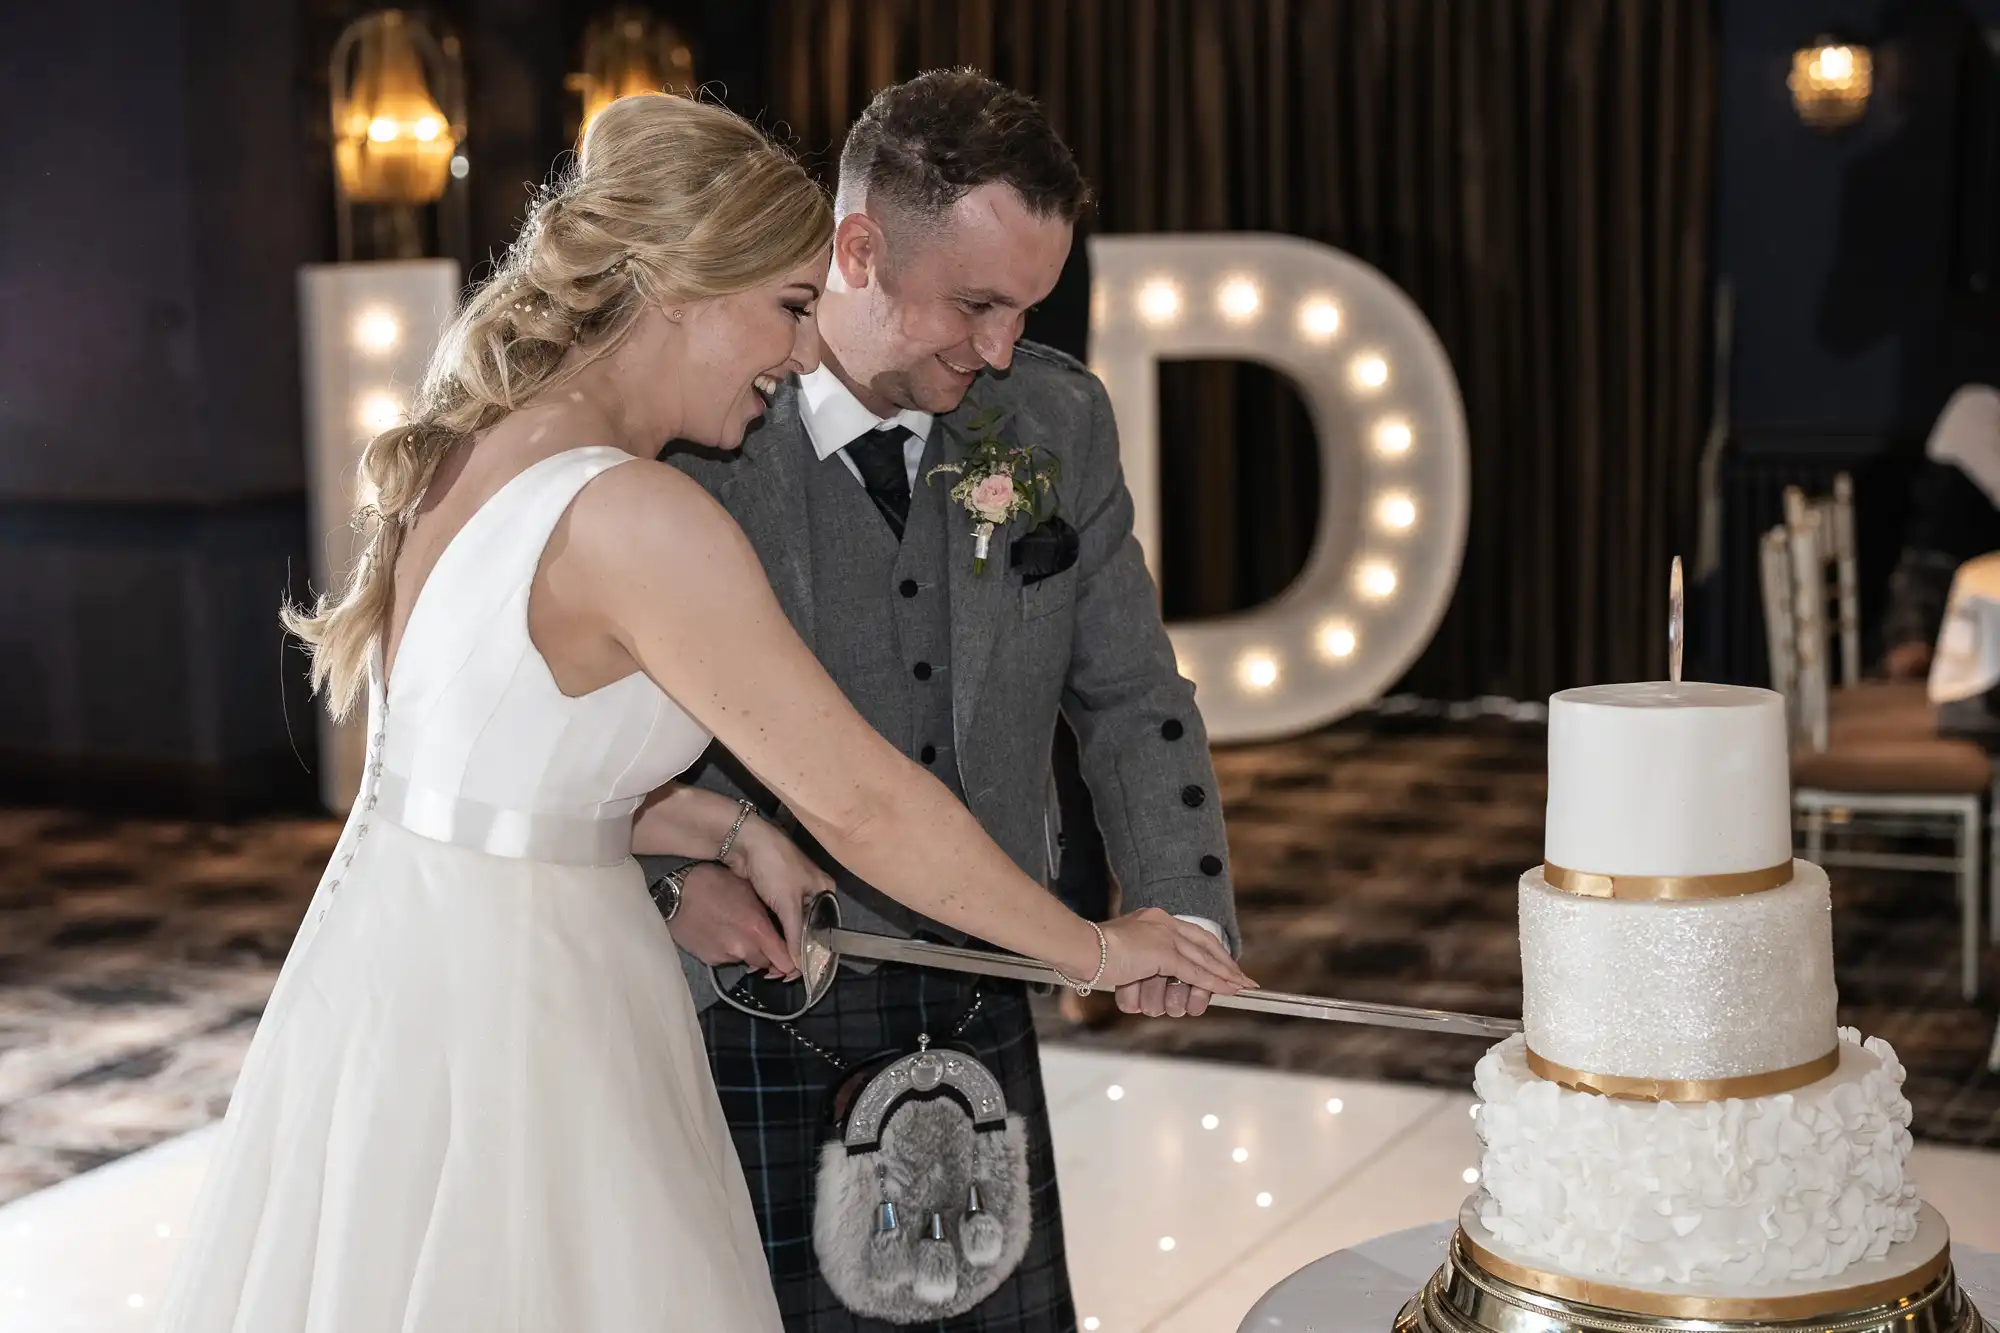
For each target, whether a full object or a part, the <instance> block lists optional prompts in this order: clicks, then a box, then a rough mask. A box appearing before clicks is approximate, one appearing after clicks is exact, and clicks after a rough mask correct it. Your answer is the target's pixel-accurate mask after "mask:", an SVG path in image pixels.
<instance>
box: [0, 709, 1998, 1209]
mask: <svg viewBox="0 0 2000 1333" xmlns="http://www.w3.org/2000/svg"><path fill="white" fill-rule="evenodd" d="M1542 751H1543V734H1542V732H1541V730H1540V729H1539V728H1538V727H1536V726H1533V725H1525V724H1518V723H1509V722H1505V721H1501V720H1499V719H1487V720H1484V721H1479V722H1470V723H1468V722H1454V723H1448V722H1440V721H1434V720H1416V719H1403V720H1396V719H1392V718H1382V717H1374V718H1370V719H1365V720H1359V721H1356V722H1353V723H1350V724H1348V725H1344V726H1342V727H1339V728H1336V729H1334V730H1331V731H1328V732H1325V733H1322V734H1319V735H1316V736H1312V737H1308V738H1306V739H1303V740H1298V741H1289V742H1284V743H1281V744H1274V745H1264V746H1255V747H1245V748H1240V749H1233V750H1229V751H1225V752H1223V753H1222V754H1221V755H1220V756H1219V757H1218V763H1217V768H1218V770H1219V774H1220V780H1221V785H1222V792H1223V797H1224V800H1225V803H1226V806H1227V808H1228V810H1229V815H1230V818H1229V825H1230V843H1231V852H1232V854H1233V856H1234V859H1235V864H1236V874H1237V882H1238V886H1239V892H1240V898H1241V903H1240V910H1241V915H1242V919H1243V926H1244V933H1245V936H1246V938H1247V939H1248V940H1249V941H1250V945H1249V954H1248V958H1247V960H1246V961H1247V964H1248V966H1249V968H1250V970H1251V971H1252V972H1253V974H1255V975H1256V976H1257V977H1258V978H1259V980H1261V981H1262V982H1264V983H1265V984H1266V985H1268V986H1273V987H1276V988H1278V989H1283V990H1294V991H1305V992H1310V993H1315V994H1324V995H1334V996H1340V997H1344V998H1353V999H1364V1000H1380V1001H1387V1002H1392V1003H1399V1004H1416V1005H1423V1006H1427V1007H1432V1008H1442V1009H1463V1010H1470V1011H1473V1012H1481V1013H1492V1014H1507V1015H1516V1014H1518V1013H1519V1012H1520V1011H1519V1003H1520V995H1519V992H1520V968H1519V959H1518V956H1517V953H1516V950H1515V936H1514V895H1513V888H1514V881H1515V878H1516V877H1517V876H1518V875H1519V874H1520V872H1521V871H1522V870H1523V869H1524V868H1526V867H1527V866H1529V865H1531V864H1533V863H1534V862H1535V861H1537V860H1538V859H1539V858H1540V854H1541V822H1542V800H1543V791H1542ZM337 831H338V829H337V826H336V825H335V824H333V823H332V822H331V821H326V820H309V819H299V820H273V821H261V822H257V823H252V824H244V825H231V826H216V825H203V824H189V823H180V822H168V821H146V820H105V819H95V818H86V817H82V816H76V815H69V814H63V813H58V812H47V811H4V810H0V923H4V924H0V1201H4V1200H6V1199H9V1198H13V1197H16V1196H18V1195H21V1194H24V1193H27V1192H29V1191H31V1190H34V1189H37V1188H40V1187H42V1186H44V1185H47V1184H51V1183H53V1182H55V1181H57V1180H61V1179H63V1178H65V1177H67V1176H70V1175H73V1174H75V1173H77V1172H79V1171H83V1170H87V1169H88V1168H90V1167H92V1166H95V1165H97V1164H99V1163H101V1162H105V1161H108V1160H110V1159H112V1158H115V1157H118V1156H121V1155H123V1154H125V1153H128V1152H132V1151H134V1150H136V1149H139V1148H142V1147H145V1146H147V1145H149V1144H152V1143H155V1142H158V1141H160V1140H162V1139H165V1138H168V1137H171V1136H173V1135H175V1134H179V1133H182V1132H184V1131H187V1130H190V1129H194V1128H196V1127H198V1126H200V1125H203V1124H206V1123H208V1122H209V1121H210V1120H212V1119H214V1118H215V1117H217V1116H219V1115H220V1114H221V1112H222V1109H223V1107H224V1106H225V1105H226V1103H227V1100H228V1096H229V1088H230V1086H231V1084H232V1083H233V1082H234V1079H235V1076H236V1071H237V1068H238V1066H239V1064H240V1062H241V1059H242V1055H243V1050H244V1047H245V1045H246V1044H247V1042H248V1040H249V1036H250V1032H251V1030H252V1028H253V1027H254V1025H255V1023H256V1020H257V1015H258V1013H259V1012H260V1010H261V1009H262V1006H263V1004H264V1001H265V999H266V998H267V997H268V995H269V993H270V988H271V984H272V982H273V980H274V979H275V976H276V971H277V967H278V964H279V963H280V962H281V961H282V960H283V957H284V953H285V949H286V947H287V946H288V945H289V943H290V940H291V937H292V934H293V932H294V930H295V929H296V928H297V925H298V920H299V917H300V915H301V914H302V913H303V911H304V908H305V903H306V900H307V899H308V898H309V897H310V895H311V892H312V889H313V885H314V884H315V882H316V881H317V878H318V874H319V871H320V868H321V866H322V865H323V864H324V862H325V859H326V857H327V855H328V853H329V851H330V849H331V848H332V845H333V841H334V837H335V835H336V833H337ZM1834 882H1835V918H1834V920H1835V949H1836V953H1837V956H1838V960H1839V965H1840V971H1839V980H1840V987H1841V998H1842V1002H1843V1003H1842V1010H1841V1021H1842V1022H1844V1023H1851V1024H1854V1025H1856V1026H1859V1027H1860V1028H1862V1030H1863V1031H1865V1032H1869V1033H1872V1034H1875V1035H1879V1036H1883V1037H1886V1038H1888V1039H1889V1040H1890V1041H1892V1042H1894V1043H1895V1045H1896V1047H1897V1049H1898V1051H1899V1052H1900V1053H1901V1055H1902V1058H1903V1059H1904V1061H1905V1062H1906V1063H1907V1065H1908V1067H1909V1070H1910V1080H1909V1084H1908V1085H1907V1090H1908V1092H1909V1094H1910V1098H1911V1100H1912V1102H1914V1103H1915V1105H1916V1111H1917V1121H1916V1125H1915V1129H1916V1132H1917V1133H1918V1135H1919V1137H1923V1138H1929V1139H1934V1140H1943V1141H1948V1142H1954V1143H1963V1144H1974V1145H1985V1146H1992V1147H2000V1076H1993V1075H1987V1074H1985V1073H1984V1072H1983V1063H1984V1056H1985V1053H1986V1046H1987V1042H1988V1039H1989V1037H1990V1035H1991V1032H1992V1024H1993V1008H1992V1001H1991V1000H1990V999H1988V1000H1987V1001H1985V1002H1984V1003H1983V1004H1982V1005H1981V1006H1977V1007H1975V1006H1972V1005H1966V1004H1963V1003H1961V1002H1960V1001H1959V999H1958V996H1957V991H1956V987H1955V985H1954V977H1955V973H1954V970H1953V960H1954V959H1955V958H1956V956H1957V955H1956V941H1957V916H1956V908H1955V906H1954V904H1953V901H1952V896H1951V893H1950V890H1949V886H1948V884H1947V882H1946V881H1945V880H1944V879H1943V878H1941V877H1938V876H1929V877H1924V876H1894V875H1889V874H1884V873H1881V872H1870V873H1868V874H1867V875H1863V874H1861V873H1859V872H1837V873H1836V874H1835V876H1834ZM1988 961H1989V963H1991V962H1993V961H1994V960H1993V959H1992V958H1990V957H1989V960H1988ZM1987 975H1988V976H1989V978H1990V977H1993V976H1995V975H1996V972H1995V970H1994V969H1993V968H1992V967H1990V966H1989V968H1988V972H1987ZM1043 1017H1044V1020H1045V1025H1046V1027H1047V1028H1048V1030H1049V1034H1050V1036H1051V1037H1052V1038H1053V1039H1056V1040H1063V1041H1071V1042H1078V1043H1083V1044H1088V1045H1096V1046H1112V1047H1118V1048H1125V1049H1134V1050H1143V1051H1148V1052H1154V1053H1160V1054H1176V1055H1183V1056H1191V1057H1196V1058H1201V1059H1210V1060H1223V1061H1239V1062H1246V1063H1254V1064H1259V1065H1270V1066H1278V1067H1283V1068H1287V1069H1297V1070H1310V1071H1314V1072H1322V1073H1331V1074H1340V1075H1347V1076H1356V1077H1379V1078H1388V1079H1399V1080H1407V1081H1414V1082H1420V1083H1429V1084H1435V1085H1439V1086H1446V1087H1454V1088H1463V1087H1466V1086H1468V1084H1469V1083H1470V1080H1471V1073H1472V1064H1473V1061H1474V1060H1476V1059H1477V1058H1478V1055H1479V1052H1480V1050H1481V1049H1482V1043H1481V1042H1480V1041H1478V1040H1476V1039H1472V1038H1462V1037H1446V1036H1429V1035H1425V1034H1418V1033H1409V1032H1401V1031H1391V1030H1386V1029H1371V1028H1360V1027H1350V1026H1346V1025H1341V1024H1333V1023H1316V1022H1312V1021H1309V1020H1297V1019H1278V1018H1268V1017H1260V1016H1255V1015H1236V1014H1230V1013H1227V1012H1225V1011H1217V1012H1216V1013H1214V1014H1211V1015H1209V1016H1208V1017H1206V1018H1204V1019H1202V1020H1201V1021H1199V1022H1194V1023H1186V1022H1182V1023H1176V1022H1170V1021H1165V1020H1161V1021H1155V1022H1140V1023H1128V1024H1123V1025H1121V1026H1119V1027H1117V1028H1115V1029H1113V1030H1112V1031H1109V1032H1103V1033H1092V1032H1081V1031H1074V1030H1070V1029H1069V1028H1068V1026H1067V1025H1066V1024H1064V1023H1063V1022H1062V1021H1061V1019H1060V1018H1059V1017H1058V1016H1057V1015H1056V1013H1055V1009H1054V1005H1053V1002H1052V1001H1051V1002H1050V1003H1049V1004H1048V1005H1047V1006H1046V1012H1045V1014H1044V1015H1043Z"/></svg>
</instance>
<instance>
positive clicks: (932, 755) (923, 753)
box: [917, 745, 937, 764]
mask: <svg viewBox="0 0 2000 1333" xmlns="http://www.w3.org/2000/svg"><path fill="white" fill-rule="evenodd" d="M917 758H919V759H921V760H923V761H924V762H925V763H927V764H930V763H935V762H937V746H935V745H926V746H925V747H924V748H923V749H921V750H919V751H917Z"/></svg>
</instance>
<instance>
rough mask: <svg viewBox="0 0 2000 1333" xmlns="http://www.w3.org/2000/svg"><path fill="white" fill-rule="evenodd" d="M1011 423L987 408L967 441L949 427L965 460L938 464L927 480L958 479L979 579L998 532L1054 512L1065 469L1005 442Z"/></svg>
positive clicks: (969, 426) (1038, 452)
mask: <svg viewBox="0 0 2000 1333" xmlns="http://www.w3.org/2000/svg"><path fill="white" fill-rule="evenodd" d="M1006 419H1007V413H1006V411H1005V410H1004V409H1002V408H998V407H989V408H986V409H985V410H983V411H980V412H977V413H975V414H973V416H972V417H971V418H969V419H968V420H967V421H966V423H965V424H966V430H967V431H968V432H969V433H968V434H963V435H961V434H960V433H959V432H958V431H957V430H954V429H953V428H952V425H951V423H950V422H946V423H944V428H945V429H946V430H947V431H950V432H951V436H952V438H953V439H955V440H957V441H958V442H959V445H960V448H961V449H962V450H963V452H964V455H965V456H964V457H963V458H961V459H959V460H958V461H957V462H955V463H939V464H938V465H937V466H936V467H934V468H932V469H931V470H930V472H929V473H928V474H926V476H925V478H924V480H925V481H927V482H928V481H933V480H935V479H936V478H937V475H938V474H939V473H940V472H949V473H951V474H952V475H954V476H956V477H957V478H958V484H957V485H956V486H953V487H952V488H951V498H952V499H953V500H955V501H957V502H958V504H959V506H960V507H961V508H963V509H964V510H965V512H966V513H967V514H968V515H969V516H970V517H971V518H972V520H973V529H972V568H973V572H974V573H978V574H983V573H985V572H986V552H987V550H988V549H989V548H990V546H991V544H992V541H993V533H994V531H995V530H996V529H998V528H999V527H1001V526H1002V525H1004V524H1006V523H1010V522H1012V521H1013V520H1014V519H1015V518H1016V517H1017V516H1019V515H1021V514H1027V515H1030V516H1031V517H1034V518H1036V519H1043V518H1046V517H1048V515H1049V514H1052V513H1054V512H1055V499H1056V482H1057V481H1059V480H1060V479H1061V477H1062V463H1061V461H1060V460H1059V459H1057V458H1056V456H1055V455H1054V454H1052V453H1050V452H1048V451H1047V450H1046V449H1037V448H1035V447H1034V446H1033V445H1024V444H1017V443H1015V442H1013V441H1010V440H1004V439H1002V438H1000V424H1001V423H1002V422H1003V421H1005V420H1006Z"/></svg>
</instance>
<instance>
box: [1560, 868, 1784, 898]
mask: <svg viewBox="0 0 2000 1333" xmlns="http://www.w3.org/2000/svg"><path fill="white" fill-rule="evenodd" d="M1542 878H1543V879H1544V880H1546V881H1548V886H1549V887H1550V888H1552V889H1560V890H1562V892H1564V893H1573V894H1575V895H1577V896H1578V897H1579V898H1622V899H1624V900H1626V901H1628V902H1663V901H1675V902H1679V901H1687V900H1694V899H1701V898H1741V897H1743V896H1745V895H1746V894H1752V893H1762V892H1764V891H1765V890H1766V889H1776V888H1781V887H1783V886H1784V885H1786V884H1789V883H1791V882H1792V863H1791V862H1790V861H1786V862H1784V863H1783V864H1782V865H1775V866H1766V867H1765V868H1764V869H1762V870H1737V871H1731V872H1730V873H1729V874H1726V875H1597V874H1592V873H1591V872H1589V871H1586V870H1569V869H1566V868H1564V867H1563V866H1559V865H1554V864H1552V863H1550V862H1548V861H1544V862H1542Z"/></svg>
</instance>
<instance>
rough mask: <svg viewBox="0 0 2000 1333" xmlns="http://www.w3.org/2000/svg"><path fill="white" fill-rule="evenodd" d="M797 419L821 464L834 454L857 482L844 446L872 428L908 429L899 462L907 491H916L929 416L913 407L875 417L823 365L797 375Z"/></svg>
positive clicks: (858, 475)
mask: <svg viewBox="0 0 2000 1333" xmlns="http://www.w3.org/2000/svg"><path fill="white" fill-rule="evenodd" d="M799 419H800V420H801V421H803V422H805V427H806V435H807V436H808V437H809V438H810V439H811V440H812V442H813V452H814V453H816V454H818V455H819V458H820V461H821V462H822V463H823V462H825V461H826V460H827V459H829V458H831V457H832V456H833V455H835V454H839V455H840V461H841V462H843V463H845V464H847V470H848V471H849V472H852V473H853V474H854V479H855V480H856V481H860V480H861V479H862V478H861V469H860V468H859V467H857V466H855V463H854V460H853V459H852V458H849V457H848V456H847V446H848V445H850V444H853V443H854V442H855V441H856V440H858V439H860V438H861V437H862V436H864V435H866V434H867V433H868V432H869V431H872V430H881V429H883V428H884V427H886V426H902V427H904V428H905V429H907V430H908V431H909V432H910V435H909V438H908V439H906V440H904V441H903V465H904V467H906V468H907V469H908V470H909V474H910V493H911V494H912V495H914V494H915V493H916V490H917V469H918V468H920V467H922V466H923V463H924V444H925V442H926V441H927V440H929V439H930V437H931V422H932V420H933V418H932V416H931V414H930V413H928V412H919V411H917V410H916V409H915V408H905V409H904V410H902V411H901V412H898V413H896V415H895V416H892V417H878V416H876V415H875V414H874V413H873V412H870V411H869V410H868V409H867V408H865V407H863V406H862V405H861V400H860V399H859V398H856V397H855V396H854V394H853V392H852V391H851V390H850V389H849V388H848V387H847V386H846V385H845V384H842V383H841V382H840V376H838V375H836V374H834V373H833V371H831V370H829V369H828V368H827V367H826V366H825V365H823V364H822V365H821V366H820V368H819V369H818V370H815V371H814V372H813V373H812V374H810V375H802V376H800V377H799Z"/></svg>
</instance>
